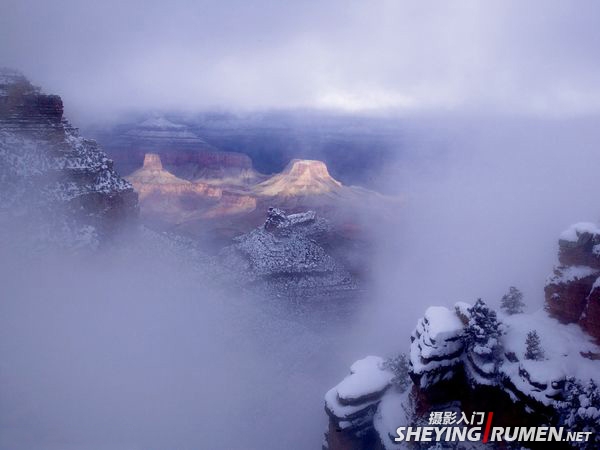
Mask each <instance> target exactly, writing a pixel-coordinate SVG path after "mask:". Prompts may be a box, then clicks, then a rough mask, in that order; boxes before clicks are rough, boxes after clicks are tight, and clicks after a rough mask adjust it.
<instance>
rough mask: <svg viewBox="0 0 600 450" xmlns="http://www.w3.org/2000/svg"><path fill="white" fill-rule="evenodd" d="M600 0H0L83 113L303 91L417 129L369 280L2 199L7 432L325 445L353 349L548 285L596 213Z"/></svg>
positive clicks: (50, 441)
mask: <svg viewBox="0 0 600 450" xmlns="http://www.w3.org/2000/svg"><path fill="white" fill-rule="evenodd" d="M599 8H600V4H599V3H598V2H594V1H591V0H590V1H580V2H562V1H554V0H552V1H542V0H539V1H538V0H535V1H529V2H522V1H518V0H514V1H489V2H477V1H454V2H436V1H419V2H397V1H387V0H381V1H373V2H358V1H357V2H353V1H350V2H346V1H344V2H342V1H332V2H317V1H306V2H277V1H271V0H259V1H257V2H245V1H241V0H240V1H238V0H233V1H228V2H219V1H192V0H174V1H171V2H168V3H166V2H160V1H156V0H152V1H141V0H133V1H128V2H124V1H116V0H107V1H103V2H92V1H76V0H56V1H51V2H50V1H42V0H0V11H1V13H0V66H4V65H6V66H11V67H14V68H17V69H20V70H22V71H23V72H24V73H25V75H26V76H28V77H29V78H31V80H32V81H33V82H34V83H36V84H39V85H41V86H42V87H43V88H44V90H45V91H47V92H50V93H57V94H60V95H61V96H62V98H63V100H64V102H65V105H66V112H67V116H68V117H69V118H70V120H72V121H73V122H74V123H75V125H78V126H79V125H82V124H87V123H95V122H103V121H113V122H114V121H117V120H118V117H119V114H122V113H123V114H125V113H131V112H138V113H140V112H141V113H144V114H145V113H148V112H149V111H175V112H178V113H182V114H185V113H197V112H199V111H214V110H218V111H234V112H238V111H242V112H243V111H254V112H256V111H264V110H278V109H283V110H286V111H290V110H292V111H293V110H296V109H297V108H303V111H304V110H305V111H307V113H306V114H308V115H310V111H314V110H319V111H321V112H322V111H323V110H325V111H329V110H333V111H335V113H336V114H338V113H341V114H348V115H349V117H352V115H353V114H356V115H357V116H358V114H364V115H366V116H369V117H370V119H373V120H377V118H382V120H396V121H397V124H398V130H399V134H400V135H402V139H401V145H400V144H399V148H397V151H395V152H391V155H390V156H389V158H390V160H389V161H387V162H386V164H385V166H386V168H385V170H384V171H383V172H382V173H380V174H378V177H379V179H378V181H377V183H374V184H375V185H377V186H381V187H382V190H383V191H384V192H386V193H388V194H390V195H397V196H399V197H400V198H402V203H401V204H400V206H394V207H393V208H392V209H391V210H390V211H387V213H388V214H387V216H388V221H378V220H369V219H370V218H367V223H370V225H372V230H371V231H372V232H373V235H374V237H375V248H376V252H375V257H374V258H373V260H369V261H367V263H368V264H369V266H370V267H371V269H372V270H371V274H372V276H371V279H370V280H369V283H368V284H367V285H366V286H365V290H364V295H363V298H361V299H360V301H358V302H355V303H350V302H349V303H348V304H340V305H336V304H326V305H298V304H293V303H292V304H290V303H289V302H286V299H285V298H279V299H277V301H273V300H268V299H266V298H264V297H261V296H257V295H255V294H252V293H251V292H248V291H246V290H243V289H235V288H233V287H229V288H225V287H223V286H222V285H217V283H215V281H214V277H213V274H212V273H211V270H212V268H211V266H210V264H209V265H206V264H205V265H200V266H196V265H195V263H194V262H193V261H190V259H189V255H187V254H186V253H185V252H182V253H181V254H180V253H178V252H175V253H173V252H169V251H166V250H165V248H163V247H162V246H161V245H158V244H157V245H154V244H156V243H155V242H154V241H151V242H149V241H148V240H145V238H143V237H140V236H139V235H138V234H136V232H132V234H126V235H124V236H121V237H120V238H119V239H117V240H115V241H114V242H113V243H112V245H108V246H107V247H105V248H103V249H101V250H100V251H99V252H98V253H92V254H88V253H83V254H80V255H72V254H65V253H63V252H55V251H41V250H38V249H35V248H32V247H31V246H30V245H28V244H27V242H23V246H22V248H21V246H20V243H21V240H27V239H28V238H27V237H25V238H24V237H23V233H20V232H17V231H15V229H13V228H11V227H7V224H6V221H5V218H4V217H0V218H1V219H2V221H0V227H1V228H0V237H1V239H0V297H1V298H0V449H7V450H9V449H10V450H13V449H19V450H29V449H30V450H37V449H44V450H54V449H56V450H59V449H60V450H68V449H73V450H80V449H90V450H91V449H93V450H103V449H106V450H121V449H123V450H134V449H143V450H165V449H190V450H192V449H193V450H196V449H201V448H206V449H273V450H275V449H281V448H293V449H315V448H320V445H321V443H322V440H323V432H324V431H325V429H326V426H327V417H326V414H325V412H324V410H323V396H324V394H325V392H326V391H327V390H328V389H329V388H330V387H332V386H333V385H335V384H336V383H338V382H339V381H340V380H341V379H342V377H343V376H344V375H345V374H346V373H347V370H348V367H349V366H350V365H351V364H352V362H354V361H355V360H356V359H358V358H361V357H364V356H366V355H369V354H376V355H382V356H391V355H393V354H396V353H399V352H406V351H408V348H409V335H410V333H411V332H412V330H413V328H414V326H415V324H416V321H417V319H418V318H419V317H420V316H421V315H422V314H423V312H424V310H425V309H426V307H427V306H429V305H452V304H453V303H455V302H456V301H469V302H472V301H474V300H475V299H476V298H479V297H481V298H483V299H484V300H485V301H486V302H488V303H489V304H490V305H492V306H497V305H498V303H499V300H500V298H501V296H502V294H504V293H505V291H506V290H507V289H508V287H509V286H510V285H515V286H517V287H519V288H520V289H521V290H522V291H523V292H524V294H525V302H526V303H527V311H534V310H536V309H538V308H541V307H542V306H543V285H544V281H545V278H546V276H547V275H548V274H549V273H550V272H551V270H552V266H553V264H554V263H555V260H556V251H557V236H558V234H559V233H560V232H561V231H562V230H563V229H564V228H566V227H567V226H568V225H569V224H571V223H573V222H579V221H596V220H598V213H599V209H598V202H597V201H596V193H597V192H599V189H600V177H598V167H600V151H599V147H598V143H599V138H600V131H599V130H598V127H597V123H598V114H600V76H599V72H600V60H599V59H598V57H597V55H598V47H599V40H600V28H599V27H598V26H597V25H598V17H599V15H598V14H599V13H600V10H599ZM318 120H320V119H315V121H318ZM386 126H387V125H386ZM386 155H387V153H386ZM332 172H334V173H335V168H334V170H333V171H332ZM41 220H44V219H41ZM6 243H9V244H10V245H6Z"/></svg>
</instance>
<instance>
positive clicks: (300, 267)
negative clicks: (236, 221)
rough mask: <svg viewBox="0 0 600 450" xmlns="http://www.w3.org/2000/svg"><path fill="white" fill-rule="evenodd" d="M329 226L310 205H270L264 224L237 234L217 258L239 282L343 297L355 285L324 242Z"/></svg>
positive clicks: (300, 293)
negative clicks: (297, 209) (303, 208)
mask: <svg viewBox="0 0 600 450" xmlns="http://www.w3.org/2000/svg"><path fill="white" fill-rule="evenodd" d="M329 231H330V224H329V222H328V221H327V220H325V219H323V218H321V217H317V216H316V214H315V213H314V212H312V211H309V212H305V213H298V214H290V215H286V214H285V212H283V211H282V210H280V209H277V208H270V209H269V212H268V215H267V219H266V221H265V225H264V226H262V227H259V228H257V229H255V230H253V231H251V232H249V233H247V234H244V235H242V236H239V237H237V238H236V239H235V243H234V244H233V245H231V246H229V247H227V248H225V249H223V251H222V252H221V254H220V259H221V261H222V263H223V265H224V266H225V267H228V268H229V269H230V270H231V271H232V272H233V274H234V276H235V278H237V280H238V282H239V283H241V284H244V285H257V286H261V287H265V288H266V289H267V290H268V291H269V292H271V293H274V294H275V295H277V296H280V295H285V296H286V297H288V296H289V297H292V298H294V297H298V298H307V297H315V298H320V297H324V298H325V297H327V298H332V297H338V296H342V297H345V296H348V295H351V294H352V293H353V292H354V291H356V289H357V285H356V282H355V280H354V279H353V277H352V276H351V274H350V273H349V272H348V271H347V270H346V269H345V268H344V267H343V266H342V265H341V263H339V262H338V261H337V260H336V259H335V258H334V257H332V256H331V255H329V254H328V252H327V251H326V249H325V248H324V246H323V245H324V242H325V241H326V240H327V235H328V233H329Z"/></svg>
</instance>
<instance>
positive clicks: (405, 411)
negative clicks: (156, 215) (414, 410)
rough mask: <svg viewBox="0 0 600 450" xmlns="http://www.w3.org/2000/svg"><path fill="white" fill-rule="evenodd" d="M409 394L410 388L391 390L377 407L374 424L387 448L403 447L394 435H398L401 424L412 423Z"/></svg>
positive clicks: (390, 449) (388, 449) (391, 449)
mask: <svg viewBox="0 0 600 450" xmlns="http://www.w3.org/2000/svg"><path fill="white" fill-rule="evenodd" d="M409 395H410V389H405V390H404V391H403V392H399V391H397V390H395V389H392V390H389V391H388V392H386V394H385V395H384V396H383V398H382V399H381V402H380V403H379V406H378V407H377V412H376V413H375V416H374V417H373V426H374V428H375V431H377V433H378V434H379V436H380V438H381V442H382V443H383V446H384V447H385V449H386V450H394V449H398V448H401V444H399V443H396V442H395V441H394V440H393V437H395V436H396V429H397V428H398V427H399V426H405V425H408V424H409V423H411V411H410V399H409ZM386 438H387V439H386Z"/></svg>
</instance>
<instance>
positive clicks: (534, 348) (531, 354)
mask: <svg viewBox="0 0 600 450" xmlns="http://www.w3.org/2000/svg"><path fill="white" fill-rule="evenodd" d="M525 344H526V345H527V348H526V350H525V359H531V360H533V361H541V360H542V359H544V350H542V343H541V341H540V337H539V336H538V334H537V331H535V330H532V331H530V332H529V333H527V339H526V340H525Z"/></svg>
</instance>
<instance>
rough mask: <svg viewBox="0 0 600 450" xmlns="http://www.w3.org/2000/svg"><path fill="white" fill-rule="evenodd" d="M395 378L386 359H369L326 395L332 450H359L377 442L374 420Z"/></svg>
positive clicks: (351, 371)
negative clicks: (359, 446) (333, 449)
mask: <svg viewBox="0 0 600 450" xmlns="http://www.w3.org/2000/svg"><path fill="white" fill-rule="evenodd" d="M393 377H394V374H393V373H392V372H391V371H390V370H389V369H386V367H385V365H384V360H383V358H380V357H378V356H367V357H366V358H364V359H361V360H359V361H356V362H355V363H354V364H352V366H351V367H350V375H348V376H347V377H346V378H344V379H343V380H342V381H341V382H340V383H339V384H338V385H337V386H335V387H333V388H331V389H330V390H329V391H328V392H327V394H325V411H326V412H327V414H328V416H329V418H330V422H329V430H328V432H327V436H328V439H329V441H330V442H334V443H332V444H331V447H332V448H355V445H357V444H358V445H363V444H365V443H366V442H369V443H371V444H374V443H376V442H377V437H376V433H375V431H374V429H373V419H374V416H375V413H376V412H377V408H378V406H379V403H380V401H381V398H382V397H383V394H384V393H385V392H386V391H387V390H388V389H389V388H390V386H391V384H392V379H393Z"/></svg>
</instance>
